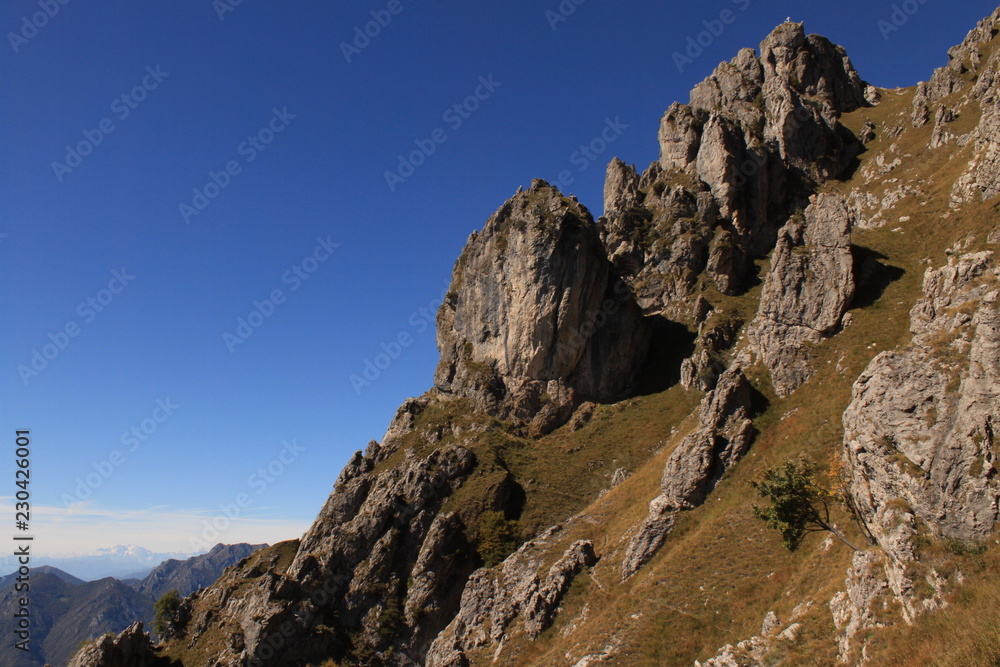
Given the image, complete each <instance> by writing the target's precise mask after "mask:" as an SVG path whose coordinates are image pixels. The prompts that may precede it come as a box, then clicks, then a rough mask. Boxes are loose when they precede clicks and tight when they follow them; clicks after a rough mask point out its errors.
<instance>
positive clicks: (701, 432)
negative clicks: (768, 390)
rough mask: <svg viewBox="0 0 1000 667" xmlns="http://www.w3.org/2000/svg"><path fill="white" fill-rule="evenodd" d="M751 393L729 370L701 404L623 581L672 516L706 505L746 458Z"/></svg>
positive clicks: (735, 370) (632, 545) (648, 554)
mask: <svg viewBox="0 0 1000 667" xmlns="http://www.w3.org/2000/svg"><path fill="white" fill-rule="evenodd" d="M753 392H754V390H753V387H752V386H751V385H750V382H749V381H748V380H747V378H746V376H744V375H743V371H742V370H741V369H740V368H739V366H733V367H732V368H730V369H729V370H727V371H726V372H725V373H723V375H722V377H720V378H719V382H718V385H717V386H716V387H715V389H714V390H712V391H711V392H709V394H708V395H707V396H706V397H705V398H704V400H702V402H701V407H700V408H699V412H698V426H697V428H695V430H693V431H692V432H691V433H690V434H688V435H687V436H686V437H685V438H684V440H683V441H682V442H681V444H680V445H678V446H677V448H676V449H675V450H674V451H673V453H672V454H671V455H670V458H669V459H668V460H667V465H666V467H665V468H664V470H663V478H662V479H661V480H660V495H658V496H657V497H656V498H654V499H653V501H652V502H651V503H650V504H649V516H648V517H647V518H646V520H645V521H644V522H643V523H642V525H641V526H639V528H638V531H637V532H636V534H635V536H633V537H632V540H631V541H630V542H629V545H628V549H627V551H626V553H625V557H624V559H623V560H622V569H621V576H622V579H628V578H629V577H631V576H632V575H633V574H635V573H636V572H637V571H638V570H639V568H640V567H642V566H643V565H645V564H646V563H647V562H649V559H650V558H652V557H653V556H654V555H655V554H656V551H657V550H658V549H659V548H660V547H661V546H662V545H663V542H664V541H665V540H666V539H667V536H668V535H669V534H670V531H671V530H673V527H674V522H675V520H676V518H677V515H678V514H679V513H680V512H682V511H684V510H688V509H691V508H693V507H697V506H698V505H701V504H702V503H703V502H705V498H706V497H707V496H708V494H709V493H710V492H711V490H712V488H713V487H714V486H715V484H716V483H717V482H718V481H719V479H720V478H721V477H722V475H723V474H725V472H726V471H727V470H729V468H731V467H732V466H734V465H736V463H738V462H739V460H740V459H741V458H743V455H744V454H746V453H747V451H748V450H749V448H750V444H751V443H752V442H753V438H754V435H755V431H754V426H753V422H752V421H751V420H750V416H751V412H752V410H753V398H754V396H753Z"/></svg>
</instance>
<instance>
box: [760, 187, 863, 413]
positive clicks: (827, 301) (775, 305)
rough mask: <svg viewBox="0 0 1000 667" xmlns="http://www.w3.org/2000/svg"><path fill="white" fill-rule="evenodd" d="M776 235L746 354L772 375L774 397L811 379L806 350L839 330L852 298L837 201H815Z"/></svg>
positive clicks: (842, 208) (842, 207)
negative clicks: (749, 354)
mask: <svg viewBox="0 0 1000 667" xmlns="http://www.w3.org/2000/svg"><path fill="white" fill-rule="evenodd" d="M811 201H812V203H810V205H809V207H808V208H806V210H805V213H804V214H803V215H802V216H800V217H798V218H793V219H791V220H789V221H788V223H787V224H786V225H785V226H784V227H782V229H781V232H780V233H779V235H778V243H777V245H776V246H775V248H774V253H773V254H772V255H771V268H770V270H769V271H768V274H767V278H766V279H765V280H764V287H763V289H762V291H761V295H760V307H759V309H758V311H757V316H756V317H755V318H754V320H753V321H752V322H751V323H750V326H749V328H748V329H747V338H748V340H749V348H750V349H751V350H752V351H753V352H754V353H755V354H756V355H757V356H758V357H759V358H760V359H761V360H762V361H763V363H764V365H765V366H766V367H767V369H768V371H769V372H770V374H771V382H772V384H773V385H774V390H775V393H777V394H778V396H787V395H788V394H790V393H791V392H792V391H794V390H795V389H796V388H798V387H799V385H801V384H802V383H803V382H805V381H806V380H808V379H809V378H810V377H811V376H812V372H813V371H812V369H811V368H810V365H809V362H810V359H811V356H810V353H809V351H808V347H807V344H816V343H820V342H821V341H822V340H823V339H824V338H827V337H829V336H832V335H833V334H835V333H837V331H839V330H840V328H841V326H842V324H843V317H844V314H845V313H846V312H847V308H848V307H849V306H850V304H851V300H852V299H853V298H854V292H855V278H854V258H853V256H852V254H851V226H852V223H853V218H852V215H851V213H850V212H849V210H848V208H847V203H846V202H845V201H844V199H843V198H842V197H839V196H837V195H818V196H816V197H813V198H812V200H811Z"/></svg>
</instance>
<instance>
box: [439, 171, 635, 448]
mask: <svg viewBox="0 0 1000 667" xmlns="http://www.w3.org/2000/svg"><path fill="white" fill-rule="evenodd" d="M648 344H649V329H648V326H647V324H646V323H645V321H644V320H643V316H642V313H641V311H640V309H639V308H638V306H637V305H636V303H635V301H634V299H633V298H632V296H631V289H630V288H629V287H628V285H627V284H626V283H625V282H623V281H622V280H621V279H620V278H619V276H618V274H617V272H616V271H615V269H614V267H613V266H612V264H611V262H610V261H608V258H607V256H606V254H605V251H604V247H603V246H602V244H601V241H600V236H599V233H598V229H597V226H596V225H595V223H594V221H593V219H592V218H591V217H590V213H589V212H588V211H587V209H586V208H584V207H583V206H582V205H581V204H579V203H578V202H577V201H575V199H571V198H567V197H564V196H562V195H561V194H560V193H559V192H558V191H557V190H556V189H555V188H553V187H551V186H550V185H548V184H547V183H545V182H544V181H535V182H534V183H533V184H532V187H531V188H530V189H529V190H527V191H525V192H522V193H519V194H517V195H515V196H514V197H513V198H512V199H510V200H509V201H507V203H505V204H504V205H503V207H501V208H500V210H499V211H497V213H496V214H495V215H494V216H493V217H491V218H490V220H489V221H488V222H487V223H486V227H485V228H484V229H483V231H482V232H480V233H477V234H473V235H472V237H471V238H470V239H469V243H468V244H467V245H466V247H465V250H464V251H463V252H462V256H461V257H460V258H459V260H458V264H457V265H456V267H455V272H454V276H453V279H452V287H451V291H450V292H449V294H448V298H447V299H446V301H445V303H444V305H443V306H442V307H441V310H440V312H439V314H438V347H439V349H440V350H441V362H440V364H439V366H438V370H437V374H436V376H435V383H436V386H437V388H438V389H440V390H441V391H444V392H447V393H450V394H453V395H459V396H465V397H467V398H470V399H471V400H472V401H473V403H474V405H475V407H476V408H478V409H481V410H483V411H485V412H488V413H490V414H493V415H496V416H500V417H503V418H506V419H512V420H515V421H520V422H524V423H531V425H532V427H533V431H534V432H535V433H538V434H542V433H546V432H548V431H550V430H552V429H553V428H555V427H557V426H560V425H562V424H563V423H565V422H566V421H567V420H568V419H569V417H570V416H571V415H572V413H573V410H574V409H575V408H576V407H577V406H578V405H580V404H581V403H583V402H585V401H606V400H610V399H613V398H620V397H621V396H623V395H624V393H625V391H626V390H627V389H628V388H629V386H630V384H631V383H632V382H633V381H634V379H635V377H636V374H637V372H638V370H639V368H640V365H641V363H642V361H643V360H644V359H645V355H646V351H647V347H648Z"/></svg>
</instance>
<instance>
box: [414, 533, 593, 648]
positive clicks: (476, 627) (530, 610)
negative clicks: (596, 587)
mask: <svg viewBox="0 0 1000 667" xmlns="http://www.w3.org/2000/svg"><path fill="white" fill-rule="evenodd" d="M559 530H560V527H559V526H556V527H554V528H551V529H549V530H548V531H546V533H544V534H542V535H541V536H539V537H538V538H537V539H535V540H532V541H530V542H527V543H525V544H524V545H523V546H522V547H521V548H520V549H519V550H518V551H517V552H516V553H514V554H512V555H511V556H509V557H508V558H507V560H505V561H504V562H503V563H501V564H500V565H499V566H498V567H497V568H496V569H495V570H488V569H482V570H478V571H476V572H475V573H474V574H473V575H472V577H470V579H469V583H468V585H467V586H466V588H465V592H464V593H462V605H461V607H460V609H459V611H458V614H457V615H456V616H455V620H453V621H452V622H451V624H450V625H448V627H447V628H446V629H445V630H444V631H443V632H442V633H441V634H440V635H439V636H438V638H437V639H436V640H435V641H434V645H433V646H432V647H431V650H430V651H429V652H428V654H427V663H426V664H427V666H428V667H467V666H468V665H470V664H472V662H471V661H470V655H471V654H472V653H473V652H474V651H482V652H485V654H487V655H489V654H491V653H492V652H493V650H495V649H496V648H497V647H499V646H501V645H503V644H504V643H506V642H507V641H508V640H509V639H510V637H511V636H513V635H514V634H515V633H517V632H520V633H523V634H524V635H525V636H526V637H527V638H528V639H536V638H537V637H538V635H539V634H541V633H542V632H543V631H544V630H545V629H546V628H548V627H549V625H550V624H551V623H552V618H553V616H554V615H555V611H556V609H557V607H558V606H559V602H560V601H561V600H562V597H563V595H565V593H566V591H567V590H568V589H569V587H570V584H572V583H573V579H574V578H575V577H576V576H577V575H578V574H579V573H580V572H581V570H582V569H583V568H584V567H589V566H592V565H594V564H595V563H597V560H598V557H597V554H596V553H595V552H594V545H593V544H592V543H591V542H589V541H582V540H581V541H577V542H574V543H573V544H572V545H571V546H570V547H569V548H568V549H567V550H566V551H565V552H564V553H563V555H562V556H561V557H560V558H559V560H557V561H556V562H555V563H554V564H553V565H552V566H551V567H550V568H549V569H548V571H547V572H546V573H545V574H544V575H542V573H541V572H540V568H541V556H542V554H543V549H544V548H545V547H547V546H548V543H549V542H550V541H551V540H552V538H553V536H554V535H556V534H557V533H558V532H559ZM518 620H519V621H520V623H517V621H518Z"/></svg>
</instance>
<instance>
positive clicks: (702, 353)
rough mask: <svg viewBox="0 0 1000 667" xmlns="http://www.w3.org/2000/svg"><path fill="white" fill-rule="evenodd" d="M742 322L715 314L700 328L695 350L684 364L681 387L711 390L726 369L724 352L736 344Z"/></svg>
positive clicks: (701, 324)
mask: <svg viewBox="0 0 1000 667" xmlns="http://www.w3.org/2000/svg"><path fill="white" fill-rule="evenodd" d="M742 326H743V321H742V320H740V319H739V318H733V317H732V316H729V315H727V314H725V313H717V312H712V313H711V314H710V315H708V316H707V317H706V318H705V319H704V321H702V322H701V323H700V324H699V325H698V337H697V338H696V339H695V351H694V354H692V355H691V356H690V357H688V358H687V359H685V360H684V361H683V362H682V363H681V385H683V386H684V387H686V388H688V389H691V388H697V389H700V390H702V391H711V390H712V389H714V388H715V383H716V381H717V380H718V379H719V375H721V374H722V373H723V371H725V370H726V361H725V356H724V353H725V351H726V350H729V349H730V348H731V347H733V345H734V344H735V343H736V336H737V334H739V331H740V329H741V327H742Z"/></svg>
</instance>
